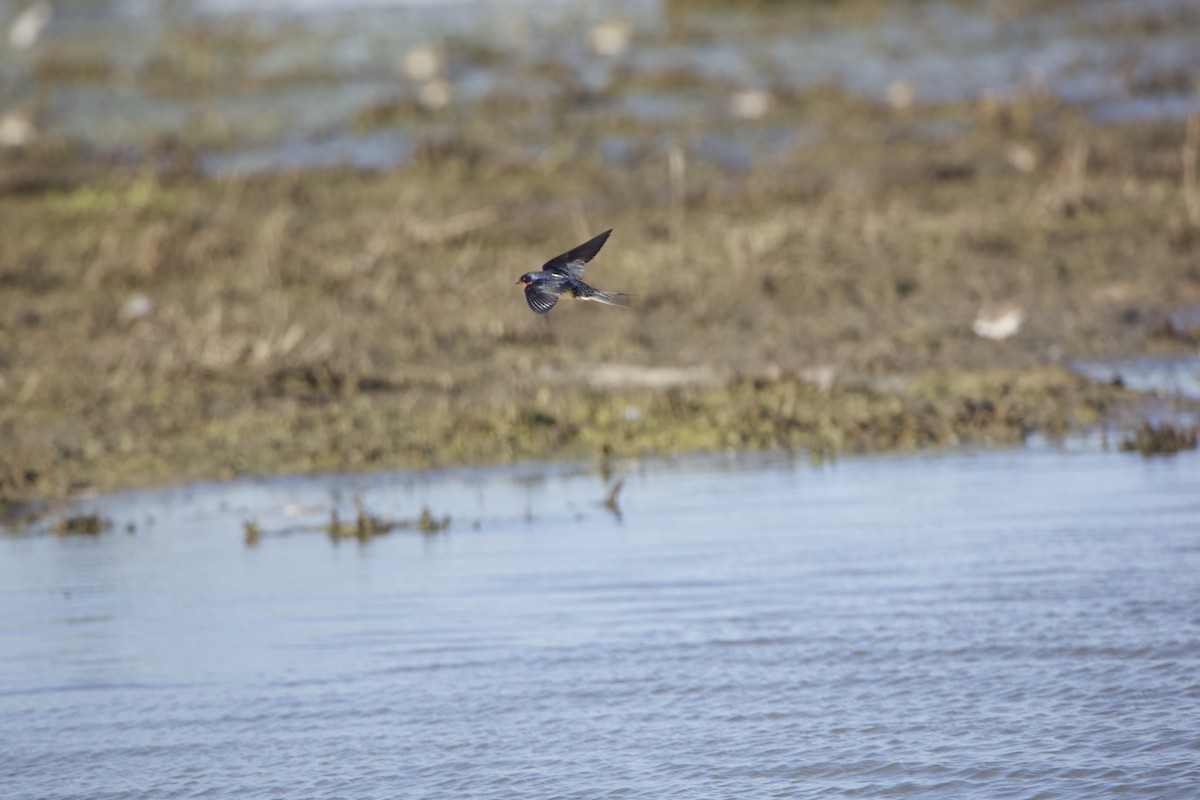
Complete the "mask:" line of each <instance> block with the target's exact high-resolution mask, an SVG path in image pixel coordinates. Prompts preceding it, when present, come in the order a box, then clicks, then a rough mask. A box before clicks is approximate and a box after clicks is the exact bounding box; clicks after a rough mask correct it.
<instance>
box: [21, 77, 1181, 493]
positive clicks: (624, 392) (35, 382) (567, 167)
mask: <svg viewBox="0 0 1200 800" xmlns="http://www.w3.org/2000/svg"><path fill="white" fill-rule="evenodd" d="M820 102H829V103H831V104H833V103H834V101H833V100H831V99H828V98H827V99H826V100H821V101H820ZM848 113H850V116H849V118H848V119H849V120H850V122H845V120H843V123H844V124H843V126H842V128H841V129H840V132H841V135H839V136H837V137H836V138H835V137H830V138H826V139H823V140H821V141H820V142H818V143H816V144H813V145H810V146H808V147H806V148H804V149H801V150H797V151H796V152H794V153H791V154H788V155H786V156H782V157H779V158H777V159H776V160H775V161H774V162H773V163H771V164H770V165H763V166H761V167H757V168H754V169H751V170H750V171H748V172H741V171H733V170H728V169H722V168H719V167H717V166H714V165H712V164H710V163H705V162H703V161H696V160H694V159H689V160H686V163H685V158H684V156H683V154H682V151H678V154H677V155H673V156H670V157H669V156H668V155H666V154H659V155H657V156H655V155H653V154H650V155H648V156H647V157H646V158H645V159H643V160H641V161H638V162H637V163H634V164H632V165H630V166H629V167H628V168H625V169H620V170H614V169H611V168H608V167H606V166H605V165H603V164H602V163H600V162H599V160H598V159H595V158H592V157H588V156H586V154H583V155H582V156H580V157H577V158H574V159H571V160H568V161H560V160H550V161H546V160H542V159H536V158H535V159H530V160H526V161H523V162H514V161H512V160H511V159H509V158H494V157H492V156H491V155H489V149H488V148H489V147H490V146H491V145H490V144H489V142H488V140H486V139H474V140H473V139H471V138H470V137H469V136H468V137H467V138H466V139H464V140H461V141H458V142H457V143H454V142H451V143H449V144H443V146H440V147H436V148H427V149H425V150H423V151H422V155H421V157H420V158H418V159H417V161H415V162H414V163H412V164H410V165H408V166H404V167H402V168H398V169H396V170H394V171H389V172H383V173H367V172H355V171H347V170H328V171H315V172H308V173H289V174H280V175H274V176H268V177H262V178H255V179H245V178H239V179H209V178H204V177H202V176H196V175H193V174H191V173H188V172H186V171H185V172H182V173H177V174H175V175H173V176H159V175H155V174H154V173H148V172H144V171H134V172H129V171H124V170H103V169H101V170H98V171H93V172H92V173H91V174H84V175H83V177H78V176H77V177H63V176H64V175H69V173H65V172H53V173H52V175H53V176H55V177H54V178H53V179H47V180H40V181H39V179H38V178H37V175H36V173H30V172H28V171H26V172H20V170H19V169H18V168H17V167H13V166H11V165H10V167H9V168H8V171H7V172H6V173H5V174H6V175H8V176H9V179H8V180H0V185H2V186H4V187H7V188H6V189H5V191H4V192H3V193H0V241H3V242H4V247H3V249H2V251H0V450H2V451H3V455H0V494H3V495H5V496H7V497H10V498H18V499H19V498H22V497H28V496H36V495H53V494H58V493H62V492H67V491H71V490H73V489H78V488H80V487H84V486H98V487H112V486H118V485H124V484H129V483H142V482H146V481H156V480H163V479H172V478H181V477H198V476H209V475H219V474H230V473H236V472H240V471H256V472H257V471H271V470H284V469H308V468H316V467H334V468H344V467H351V468H360V467H372V466H384V465H398V464H414V463H420V464H427V463H445V462H457V461H473V460H480V459H510V458H521V457H547V456H549V457H554V456H558V455H572V456H574V455H580V454H583V453H587V452H597V451H598V450H599V449H600V448H601V447H602V446H604V445H609V446H610V447H616V448H618V449H622V450H625V451H628V452H642V451H646V450H655V449H696V448H713V447H726V446H732V447H744V446H746V447H748V446H754V447H762V446H811V447H814V448H816V449H817V450H828V451H831V452H832V451H836V450H838V449H841V448H846V447H850V448H871V447H891V446H917V445H923V444H930V443H939V442H952V441H961V440H964V439H969V438H972V435H973V434H972V431H974V435H975V436H976V437H979V438H989V439H999V440H1006V441H1007V440H1011V439H1013V438H1014V437H1016V438H1019V437H1020V436H1021V435H1023V432H1024V431H1025V430H1027V429H1028V428H1029V427H1032V426H1039V425H1046V426H1049V427H1053V426H1054V425H1056V424H1059V423H1061V424H1070V423H1072V422H1080V421H1082V422H1086V421H1089V420H1094V419H1096V418H1098V417H1099V416H1102V415H1103V414H1106V413H1110V412H1111V410H1112V406H1111V401H1112V399H1113V398H1112V396H1110V395H1109V394H1105V391H1106V390H1102V389H1095V388H1094V387H1093V388H1088V387H1087V386H1086V385H1085V384H1080V383H1077V382H1075V380H1074V379H1072V378H1070V377H1069V376H1066V375H1065V374H1064V373H1060V372H1055V373H1053V375H1052V377H1048V378H1046V379H1045V380H1044V381H1042V383H1041V384H1040V385H1038V386H1037V387H1036V388H1031V387H1029V386H1025V387H1024V388H1021V387H1022V384H1021V381H1020V380H1019V378H1018V377H1014V376H1019V375H1020V374H1021V371H1022V370H1027V369H1029V368H1032V367H1037V366H1039V365H1045V364H1049V363H1051V362H1053V361H1055V359H1056V358H1057V357H1058V356H1059V355H1060V354H1067V355H1083V354H1092V353H1117V352H1120V353H1130V352H1137V351H1139V350H1140V349H1142V348H1144V347H1146V346H1147V344H1146V342H1147V331H1150V330H1152V329H1154V326H1155V323H1156V322H1161V319H1162V316H1163V314H1165V313H1166V311H1168V310H1169V309H1171V308H1174V307H1178V306H1180V305H1196V304H1200V269H1198V268H1197V264H1198V263H1200V237H1198V236H1197V235H1196V233H1195V230H1196V226H1195V224H1194V222H1193V220H1191V219H1190V217H1189V214H1190V211H1189V208H1188V206H1187V204H1186V203H1180V201H1179V197H1180V195H1179V186H1180V182H1181V180H1186V170H1185V172H1184V177H1182V178H1181V168H1180V160H1179V152H1180V151H1179V147H1180V142H1181V141H1182V140H1183V138H1184V130H1183V127H1184V126H1183V124H1182V123H1178V122H1161V123H1155V124H1143V125H1125V126H1113V127H1106V128H1093V127H1089V126H1087V125H1084V124H1083V123H1082V122H1080V121H1079V120H1078V118H1077V117H1076V116H1075V115H1074V114H1073V113H1072V112H1071V111H1070V110H1069V109H1057V110H1055V109H1052V108H1051V109H1044V110H1043V112H1042V113H1049V114H1051V117H1050V119H1051V120H1052V124H1043V125H1042V126H1040V127H1039V128H1038V130H1036V131H1035V130H1033V129H1025V128H1021V129H1020V130H1018V131H1017V132H1015V133H1014V131H1013V130H1012V129H1011V128H1010V127H1008V126H1007V125H1006V124H995V125H993V124H991V123H988V122H986V121H985V122H982V123H980V124H979V125H977V127H976V128H975V132H974V133H972V134H971V135H969V136H967V137H965V138H963V139H961V140H957V141H954V142H949V143H946V142H930V141H926V140H922V139H920V138H919V137H916V138H901V139H899V140H887V141H885V140H881V139H880V138H879V136H878V132H879V130H880V129H879V128H878V127H877V114H879V113H880V112H879V111H878V110H877V109H871V110H869V112H866V113H864V114H858V112H854V111H851V112H848ZM1014 145H1019V146H1020V147H1023V148H1028V150H1029V151H1030V152H1035V153H1037V154H1038V157H1037V158H1036V159H1035V163H1034V164H1033V166H1030V162H1029V160H1028V159H1025V160H1020V161H1019V162H1018V163H1019V164H1020V165H1022V166H1021V168H1018V167H1017V166H1014V163H1013V162H1012V159H1011V158H1010V155H1009V154H1011V149H1012V148H1013V147H1014ZM670 152H671V153H675V152H676V151H673V150H672V151H670ZM1185 152H1186V151H1185ZM47 158H48V159H49V158H50V157H49V156H47ZM50 160H51V161H52V159H50ZM20 169H27V168H26V167H21V168H20ZM18 173H19V174H21V175H23V176H24V177H22V178H21V180H19V181H18V180H15V179H13V178H12V176H13V175H17V174H18ZM31 175H32V177H30V176H31ZM0 177H2V176H0ZM606 227H614V228H615V229H616V232H615V234H614V236H613V238H612V240H611V241H610V243H609V244H608V246H607V247H606V249H605V250H604V252H603V253H602V254H601V255H600V256H599V257H598V258H597V259H596V261H595V262H594V263H593V265H592V266H591V267H590V268H589V278H590V279H591V280H592V281H593V282H594V283H595V284H596V285H598V286H599V287H601V288H604V289H613V290H620V291H628V292H634V293H636V294H637V295H638V297H637V298H636V302H635V308H634V310H633V311H631V312H628V313H622V312H618V311H615V310H613V309H608V308H603V307H593V306H591V305H587V304H581V305H579V306H571V305H569V304H564V307H562V308H559V309H556V310H555V311H554V312H553V313H552V314H551V315H549V316H548V317H545V318H542V317H535V316H534V315H532V314H530V313H529V311H528V309H527V308H526V307H525V305H524V302H523V300H522V297H521V294H520V290H519V289H518V288H517V287H515V286H514V285H513V281H514V280H515V277H516V276H517V275H519V274H520V273H521V272H523V271H525V270H527V269H530V268H533V267H536V266H538V265H539V264H541V263H542V262H543V261H544V260H545V259H546V258H548V257H550V256H552V255H554V254H556V253H558V252H560V251H562V250H565V249H566V248H568V247H570V246H571V245H573V244H576V243H577V241H580V240H582V238H583V237H585V236H587V235H591V234H593V233H595V232H597V231H599V230H602V229H603V228H606ZM999 302H1007V303H1013V304H1015V305H1018V306H1020V307H1021V308H1022V309H1024V310H1025V313H1026V319H1027V320H1028V321H1027V323H1026V326H1025V328H1024V329H1023V330H1022V331H1021V332H1020V334H1019V335H1018V336H1017V337H1015V338H1014V339H1011V340H1009V341H1007V342H1005V343H1003V344H997V343H994V342H987V341H983V340H980V339H978V338H977V337H975V336H974V335H973V334H972V333H971V330H970V325H971V321H972V319H973V318H974V315H975V314H976V312H977V311H978V309H979V308H980V307H981V306H982V305H984V304H988V303H999ZM601 364H609V365H613V364H615V365H640V366H658V367H672V368H682V369H687V368H703V369H704V370H707V371H708V372H709V373H711V374H713V375H715V376H717V377H716V381H715V383H711V384H708V385H682V386H679V387H676V388H673V389H670V390H669V391H664V390H661V389H648V388H645V387H642V388H636V387H634V388H619V387H618V388H613V387H607V388H604V387H599V388H597V387H592V386H590V385H589V384H588V382H587V380H586V378H587V375H588V369H587V367H588V366H589V365H601ZM815 369H817V370H819V369H824V370H826V374H828V375H831V376H835V378H834V379H833V381H832V383H830V382H829V381H819V382H818V383H824V384H826V385H825V388H821V387H820V386H816V385H814V383H813V382H812V381H811V380H809V379H808V378H806V377H805V376H809V375H811V374H813V370H815ZM988 370H1000V371H1001V373H1002V377H998V378H995V379H994V380H993V382H992V383H991V384H986V386H990V387H991V388H986V387H985V388H980V389H979V390H965V389H961V388H960V389H955V390H953V391H951V392H950V394H949V395H948V396H946V397H943V398H942V399H941V400H936V401H935V400H931V399H929V398H928V397H926V396H925V395H923V394H922V392H921V390H920V389H919V388H916V387H919V386H920V385H921V381H916V382H915V383H914V381H913V378H912V376H917V375H929V374H934V375H951V374H963V375H980V374H985V373H986V371H988ZM988 374H990V373H988ZM896 376H908V377H907V378H906V379H905V380H901V381H897V380H896ZM921 380H925V379H924V378H922V379H921ZM746 381H749V383H746ZM756 381H757V383H756ZM947 385H948V386H949V385H957V384H954V382H953V381H950V382H949V383H947ZM831 386H832V387H833V388H830V387H831ZM997 386H1008V387H1009V388H1008V389H1007V390H1005V391H1007V392H1008V394H1007V395H1006V397H1007V398H1008V399H1007V400H1003V402H1001V400H1002V399H1003V398H998V397H996V396H993V395H992V394H988V392H993V393H994V392H996V391H999V389H997V388H996V387H997ZM788 387H790V388H788ZM881 387H883V388H881ZM889 387H890V388H889ZM1047 387H1050V388H1047ZM1114 391H1115V390H1114ZM780 393H782V394H780ZM789 393H790V394H789ZM777 394H778V395H779V396H778V397H777V396H776V395H777ZM1039 403H1040V404H1043V406H1044V407H1042V406H1038V404H1039ZM797 404H798V405H797ZM989 404H990V405H989ZM789 408H791V409H792V410H791V411H789V410H788V409H789ZM629 409H633V411H630V410H629ZM772 409H774V410H772ZM797 409H799V410H797ZM847 409H850V410H847ZM631 417H636V419H637V420H639V421H638V422H637V424H633V423H631V422H630V421H629V418H631Z"/></svg>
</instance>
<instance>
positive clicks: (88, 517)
mask: <svg viewBox="0 0 1200 800" xmlns="http://www.w3.org/2000/svg"><path fill="white" fill-rule="evenodd" d="M111 527H112V520H110V519H108V518H107V517H102V516H100V515H99V514H75V515H72V516H68V517H63V518H62V519H60V520H59V521H58V522H57V523H55V525H54V530H55V532H56V533H60V534H64V535H65V534H74V533H82V534H87V535H89V536H96V535H98V534H101V533H104V532H105V531H106V530H108V529H109V528H111Z"/></svg>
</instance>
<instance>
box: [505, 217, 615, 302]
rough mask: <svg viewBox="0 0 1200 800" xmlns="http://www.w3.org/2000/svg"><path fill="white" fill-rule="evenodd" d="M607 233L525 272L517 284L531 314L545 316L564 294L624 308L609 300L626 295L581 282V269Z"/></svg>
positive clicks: (604, 240)
mask: <svg viewBox="0 0 1200 800" xmlns="http://www.w3.org/2000/svg"><path fill="white" fill-rule="evenodd" d="M610 233H612V228H609V229H608V230H606V231H605V232H604V233H602V234H600V235H599V236H597V237H596V238H594V239H590V240H589V241H586V242H584V243H583V244H581V245H579V247H576V248H575V249H574V250H568V251H567V252H565V253H563V254H562V255H561V256H556V257H554V258H552V259H550V260H549V261H547V262H546V263H545V264H544V265H543V266H542V269H541V271H540V272H526V273H525V274H524V275H522V276H521V279H520V280H519V281H517V283H518V284H520V285H521V286H524V287H525V301H526V302H527V303H529V307H530V308H532V309H533V313H535V314H545V313H546V312H547V311H549V310H550V309H552V308H554V304H555V303H557V302H558V296H559V295H561V294H565V293H567V292H570V296H571V297H573V298H574V299H576V300H595V301H596V302H597V303H604V304H606V305H610V306H617V307H618V308H624V306H622V305H621V304H620V303H614V302H613V300H614V299H615V298H617V297H628V296H629V295H627V294H625V293H623V292H602V291H600V290H599V289H596V288H594V287H591V286H588V285H587V284H586V283H584V282H583V268H584V266H585V265H586V264H587V263H588V262H589V261H591V260H592V259H593V258H594V257H595V256H596V253H599V252H600V248H601V247H603V246H604V243H605V242H606V241H608V235H609V234H610Z"/></svg>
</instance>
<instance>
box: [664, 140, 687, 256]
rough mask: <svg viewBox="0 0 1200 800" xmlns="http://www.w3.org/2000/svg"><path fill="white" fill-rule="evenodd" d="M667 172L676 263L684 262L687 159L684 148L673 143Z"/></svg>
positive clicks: (668, 155)
mask: <svg viewBox="0 0 1200 800" xmlns="http://www.w3.org/2000/svg"><path fill="white" fill-rule="evenodd" d="M667 172H668V174H669V176H670V185H671V238H672V240H673V244H674V250H675V263H676V264H682V263H683V242H684V235H685V233H686V231H685V223H686V220H685V214H686V205H687V196H686V192H687V186H686V179H687V175H686V172H687V160H686V158H685V157H684V154H683V148H682V147H680V146H679V145H678V144H672V145H671V147H670V149H669V150H668V151H667Z"/></svg>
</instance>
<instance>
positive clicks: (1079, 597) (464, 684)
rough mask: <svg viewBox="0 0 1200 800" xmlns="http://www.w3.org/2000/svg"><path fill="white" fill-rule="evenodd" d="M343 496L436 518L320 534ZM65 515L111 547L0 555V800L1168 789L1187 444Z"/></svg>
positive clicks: (1176, 725) (625, 469)
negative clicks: (370, 533)
mask: <svg viewBox="0 0 1200 800" xmlns="http://www.w3.org/2000/svg"><path fill="white" fill-rule="evenodd" d="M618 480H623V481H624V483H623V487H624V488H623V491H621V492H620V493H619V508H620V510H621V512H622V516H621V517H620V518H618V517H617V516H616V515H615V514H614V513H613V512H612V511H611V510H610V509H607V508H604V507H603V506H602V501H603V500H604V498H605V496H606V495H607V494H608V493H609V491H610V488H611V486H612V485H613V483H614V482H615V481H618ZM355 498H356V499H357V505H358V506H361V507H363V508H368V509H370V510H371V511H372V512H374V513H376V514H380V515H386V516H390V517H395V518H408V517H411V516H415V515H417V514H418V513H419V512H420V510H421V509H422V508H429V509H433V510H434V511H435V512H437V513H439V514H440V513H442V512H445V513H449V514H450V515H451V524H450V527H449V528H448V529H446V530H442V531H440V532H437V533H431V534H421V533H419V532H417V531H415V530H413V531H396V532H393V533H390V534H388V535H386V536H377V537H374V538H371V539H370V540H369V541H367V542H366V543H364V544H358V543H356V542H355V541H353V540H341V539H339V540H337V542H335V541H331V539H330V538H329V536H327V535H326V534H325V533H323V532H322V531H321V530H320V526H321V525H322V524H323V523H324V522H325V521H326V520H327V519H328V517H329V514H330V510H331V509H332V508H340V509H341V510H342V513H343V515H346V516H349V515H351V514H352V513H353V508H354V507H355ZM83 508H84V510H89V511H93V512H96V513H99V514H101V515H103V516H105V517H106V518H109V519H111V520H112V523H113V526H112V528H111V529H109V530H108V531H106V532H103V533H100V534H95V535H89V534H75V535H63V534H54V533H51V532H49V531H48V530H45V529H43V530H44V532H38V531H36V530H32V531H27V532H26V533H24V534H21V535H10V536H6V537H4V538H0V742H3V744H2V745H0V750H2V751H3V766H2V767H0V777H2V778H3V783H4V786H5V796H6V797H9V798H14V799H16V798H20V799H22V800H23V799H24V798H67V797H90V798H105V797H114V798H115V797H125V796H129V795H131V794H137V795H147V796H157V797H210V798H212V797H217V798H224V797H228V798H246V797H263V798H267V797H279V796H304V797H330V798H332V797H346V796H355V797H396V796H403V797H433V796H442V797H444V796H454V797H478V798H496V797H521V798H550V797H562V796H645V797H649V796H653V797H681V798H682V797H697V796H714V795H719V796H766V795H772V794H774V795H777V796H785V797H840V796H855V797H898V796H899V797H928V798H944V797H947V796H953V797H960V798H995V797H1033V796H1038V797H1054V798H1057V797H1085V796H1102V795H1110V794H1113V793H1116V792H1120V793H1121V794H1122V795H1124V796H1130V797H1155V798H1162V797H1183V796H1187V794H1189V793H1190V792H1191V791H1192V790H1193V789H1194V787H1195V786H1196V785H1197V784H1198V783H1200V770H1198V768H1197V765H1196V759H1195V753H1196V744H1197V741H1196V731H1195V719H1196V718H1197V716H1198V715H1200V685H1198V683H1197V677H1196V670H1195V665H1196V663H1197V661H1198V660H1200V617H1198V616H1197V611H1196V598H1197V597H1198V596H1200V539H1198V538H1197V531H1200V454H1197V453H1196V452H1195V451H1188V452H1183V453H1180V454H1178V455H1176V456H1173V457H1169V458H1166V457H1158V458H1142V457H1140V456H1138V455H1135V454H1131V453H1122V452H1117V451H1116V449H1115V448H1105V447H1104V446H1103V445H1102V443H1101V442H1100V440H1099V439H1098V438H1093V439H1089V440H1076V439H1070V440H1066V441H1063V442H1059V443H1057V444H1054V445H1049V444H1046V443H1045V442H1040V441H1038V442H1034V443H1031V444H1029V445H1027V446H1024V447H1020V448H1017V449H1009V450H992V451H987V452H961V451H960V452H950V453H943V454H941V455H938V456H912V455H909V456H887V457H872V458H845V459H841V460H838V461H836V462H829V463H825V464H823V465H821V466H812V465H810V464H809V463H808V462H807V461H805V460H801V461H799V462H797V461H795V460H790V459H788V458H786V457H783V456H779V455H774V456H771V455H762V456H750V457H740V458H736V459H727V458H708V459H701V460H695V459H693V460H686V461H681V462H675V463H670V462H662V461H647V462H620V463H617V464H614V465H613V472H612V474H611V475H609V476H608V478H607V480H606V479H605V478H604V477H603V476H601V475H600V474H597V473H596V471H595V470H593V469H590V468H570V467H561V466H533V465H529V466H523V467H504V468H499V467H497V468H483V469H478V470H457V471H442V472H430V473H375V474H369V475H330V476H316V477H311V478H280V479H271V480H265V481H250V480H238V481H233V482H228V483H215V484H201V485H194V486H190V487H186V488H179V489H175V490H171V491H167V492H146V493H131V494H117V495H106V496H102V497H99V498H96V499H94V500H91V501H87V502H86V503H85V504H84V506H83ZM247 520H255V521H256V522H257V524H258V525H260V526H261V528H262V530H263V536H262V537H261V538H260V539H258V540H257V543H256V544H255V545H254V546H248V545H247V544H246V542H245V535H244V523H245V522H246V521H247ZM128 526H132V531H130V530H127V528H128Z"/></svg>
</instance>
